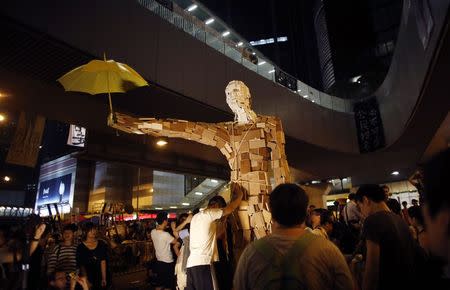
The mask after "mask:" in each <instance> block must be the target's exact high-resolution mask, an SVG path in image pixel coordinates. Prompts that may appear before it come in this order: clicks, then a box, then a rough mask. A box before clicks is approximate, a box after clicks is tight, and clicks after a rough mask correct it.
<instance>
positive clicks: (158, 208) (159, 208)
mask: <svg viewBox="0 0 450 290" xmlns="http://www.w3.org/2000/svg"><path fill="white" fill-rule="evenodd" d="M155 209H157V210H162V209H163V208H162V207H155Z"/></svg>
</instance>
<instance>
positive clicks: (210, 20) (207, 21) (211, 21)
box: [205, 18, 214, 25]
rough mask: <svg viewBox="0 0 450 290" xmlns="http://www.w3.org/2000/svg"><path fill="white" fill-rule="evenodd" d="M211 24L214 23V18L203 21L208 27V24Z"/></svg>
mask: <svg viewBox="0 0 450 290" xmlns="http://www.w3.org/2000/svg"><path fill="white" fill-rule="evenodd" d="M213 22H214V18H209V19H208V20H206V21H205V24H206V25H209V24H211V23H213Z"/></svg>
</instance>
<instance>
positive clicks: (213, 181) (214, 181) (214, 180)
mask: <svg viewBox="0 0 450 290" xmlns="http://www.w3.org/2000/svg"><path fill="white" fill-rule="evenodd" d="M211 182H212V183H218V182H219V181H217V179H211Z"/></svg>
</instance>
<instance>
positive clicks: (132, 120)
mask: <svg viewBox="0 0 450 290" xmlns="http://www.w3.org/2000/svg"><path fill="white" fill-rule="evenodd" d="M115 115H116V116H115V117H116V120H115V121H113V119H112V118H111V117H110V118H108V125H109V126H110V127H113V128H115V129H118V130H121V131H124V132H127V133H131V134H147V135H152V136H156V137H169V138H182V139H187V140H192V141H196V142H199V143H202V144H205V145H210V146H215V147H218V145H219V143H224V142H226V139H227V134H226V133H225V132H224V129H223V126H221V125H220V124H210V123H203V122H191V121H185V120H176V119H156V118H137V117H132V116H129V115H126V114H123V113H118V112H116V113H115ZM224 139H225V140H224Z"/></svg>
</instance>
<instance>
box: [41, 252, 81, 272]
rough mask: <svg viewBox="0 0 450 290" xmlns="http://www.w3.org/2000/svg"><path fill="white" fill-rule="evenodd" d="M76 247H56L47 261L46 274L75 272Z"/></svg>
mask: <svg viewBox="0 0 450 290" xmlns="http://www.w3.org/2000/svg"><path fill="white" fill-rule="evenodd" d="M76 254H77V246H75V245H71V246H64V245H58V246H56V247H55V248H54V250H53V253H52V254H51V255H50V257H49V259H48V265H47V273H48V274H50V273H52V272H55V271H56V270H58V271H64V272H66V273H69V272H75V270H76V267H77V259H76Z"/></svg>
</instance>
